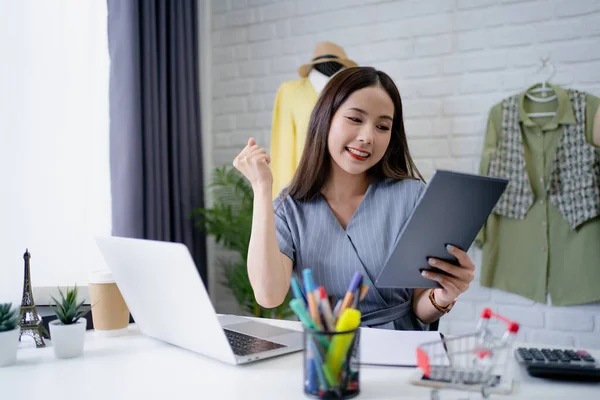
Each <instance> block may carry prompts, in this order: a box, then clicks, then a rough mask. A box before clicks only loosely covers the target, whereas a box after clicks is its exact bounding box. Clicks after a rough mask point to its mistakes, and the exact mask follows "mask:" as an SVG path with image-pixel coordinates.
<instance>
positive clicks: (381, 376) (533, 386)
mask: <svg viewBox="0 0 600 400" xmlns="http://www.w3.org/2000/svg"><path fill="white" fill-rule="evenodd" d="M266 321H268V322H270V323H273V324H274V325H278V326H284V327H288V328H292V329H300V325H299V323H298V322H293V321H276V320H266ZM86 335H87V336H86V342H85V349H84V355H83V356H82V357H79V358H75V359H70V360H58V359H55V358H54V355H53V352H52V349H51V348H50V347H46V348H42V349H36V348H35V347H33V345H32V344H30V343H24V344H22V345H21V348H20V349H19V353H18V356H17V363H16V364H15V365H13V366H10V367H7V368H0V392H1V393H2V395H1V396H0V397H1V398H2V399H17V398H21V396H22V395H24V394H25V393H27V395H28V398H39V399H41V398H44V399H49V400H55V399H56V400H59V399H60V400H63V399H65V398H69V399H78V398H81V399H85V400H95V399H98V400H100V399H101V400H106V399H111V400H120V399H128V400H129V399H138V398H139V399H145V400H147V399H176V398H184V397H183V396H186V397H185V398H192V399H193V398H218V399H260V400H269V399H277V400H280V399H283V398H285V399H307V398H308V397H307V396H305V395H304V393H303V391H302V379H303V377H302V353H300V352H298V353H294V354H288V355H284V356H281V357H277V358H273V359H268V360H264V361H259V362H256V363H251V364H247V365H243V366H230V365H227V364H224V363H221V362H219V361H214V360H211V359H208V358H205V357H203V356H201V355H198V354H195V353H192V352H189V351H186V350H183V349H180V348H177V347H174V346H171V345H168V344H166V343H163V342H160V341H157V340H154V339H150V338H148V337H145V336H143V335H141V334H140V333H139V331H138V330H137V328H136V327H135V326H134V325H131V326H130V328H129V332H128V333H127V334H126V335H124V336H121V337H115V338H99V337H96V336H95V335H94V332H93V331H88V332H87V333H86ZM199 338H201V333H199ZM590 353H591V354H592V355H593V356H594V357H596V358H598V359H600V351H590ZM511 363H512V365H511V368H512V371H513V372H514V376H515V377H516V379H518V380H519V384H518V386H517V388H516V391H515V393H514V394H512V395H510V396H503V395H492V396H491V397H490V398H492V399H504V398H506V399H509V398H510V399H566V398H571V399H597V398H599V397H600V396H599V394H600V385H599V384H583V383H558V382H547V381H543V380H539V379H536V378H532V377H530V376H528V375H527V373H526V372H525V371H522V370H521V368H519V367H518V365H517V364H516V361H514V357H513V356H511ZM414 373H415V369H414V368H391V367H367V366H361V376H360V385H361V393H360V395H359V397H358V398H359V399H401V398H421V399H428V398H429V392H430V390H429V389H428V388H423V387H418V386H415V385H411V384H409V383H408V380H409V379H410V377H411V376H412V375H413V374H414ZM440 394H441V396H442V398H443V399H446V398H448V399H454V398H457V396H459V395H461V394H462V395H463V397H464V393H460V392H457V391H447V390H444V391H442V392H441V393H440ZM190 395H191V396H198V397H189V396H190ZM207 395H208V396H210V397H208V396H207ZM471 398H473V399H477V398H481V396H479V395H478V394H473V395H472V396H471Z"/></svg>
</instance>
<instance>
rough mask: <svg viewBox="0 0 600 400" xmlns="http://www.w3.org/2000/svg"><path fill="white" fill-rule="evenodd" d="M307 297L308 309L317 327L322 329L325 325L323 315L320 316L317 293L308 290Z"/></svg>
mask: <svg viewBox="0 0 600 400" xmlns="http://www.w3.org/2000/svg"><path fill="white" fill-rule="evenodd" d="M306 298H307V299H308V311H309V313H310V317H311V318H312V320H313V322H314V323H315V326H316V327H317V329H318V330H322V329H323V327H322V326H321V317H320V316H319V306H318V305H317V300H316V299H315V294H314V293H313V292H306Z"/></svg>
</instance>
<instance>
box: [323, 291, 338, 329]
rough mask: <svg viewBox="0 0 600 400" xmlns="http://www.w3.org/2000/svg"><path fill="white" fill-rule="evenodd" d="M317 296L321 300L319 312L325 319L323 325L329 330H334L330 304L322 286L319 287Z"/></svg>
mask: <svg viewBox="0 0 600 400" xmlns="http://www.w3.org/2000/svg"><path fill="white" fill-rule="evenodd" d="M319 297H320V299H321V301H320V302H319V308H320V309H321V313H322V314H323V320H324V321H325V326H326V327H327V330H328V331H329V332H334V331H335V324H334V322H333V314H332V313H331V305H330V304H329V298H328V297H327V292H326V291H325V288H324V287H323V286H320V287H319Z"/></svg>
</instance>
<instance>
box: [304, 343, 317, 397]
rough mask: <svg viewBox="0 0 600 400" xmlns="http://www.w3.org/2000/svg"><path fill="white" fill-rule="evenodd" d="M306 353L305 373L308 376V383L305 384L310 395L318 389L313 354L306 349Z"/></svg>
mask: <svg viewBox="0 0 600 400" xmlns="http://www.w3.org/2000/svg"><path fill="white" fill-rule="evenodd" d="M306 352H307V354H306V358H307V360H306V363H307V364H306V367H307V369H308V371H306V372H307V375H308V376H307V378H308V382H306V384H307V386H308V390H309V391H310V392H311V393H314V392H316V391H317V390H318V389H319V385H318V384H317V364H316V363H315V359H314V353H313V352H312V350H311V349H310V348H308V349H306Z"/></svg>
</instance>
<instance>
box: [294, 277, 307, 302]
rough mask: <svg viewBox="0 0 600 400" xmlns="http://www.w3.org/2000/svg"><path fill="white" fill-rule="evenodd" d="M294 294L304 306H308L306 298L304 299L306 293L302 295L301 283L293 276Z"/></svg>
mask: <svg viewBox="0 0 600 400" xmlns="http://www.w3.org/2000/svg"><path fill="white" fill-rule="evenodd" d="M291 285H292V292H293V293H294V297H295V298H297V299H298V300H300V301H302V302H304V305H305V306H306V298H305V297H304V293H302V288H301V287H300V283H299V282H298V279H296V277H295V276H293V275H292V284H291Z"/></svg>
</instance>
